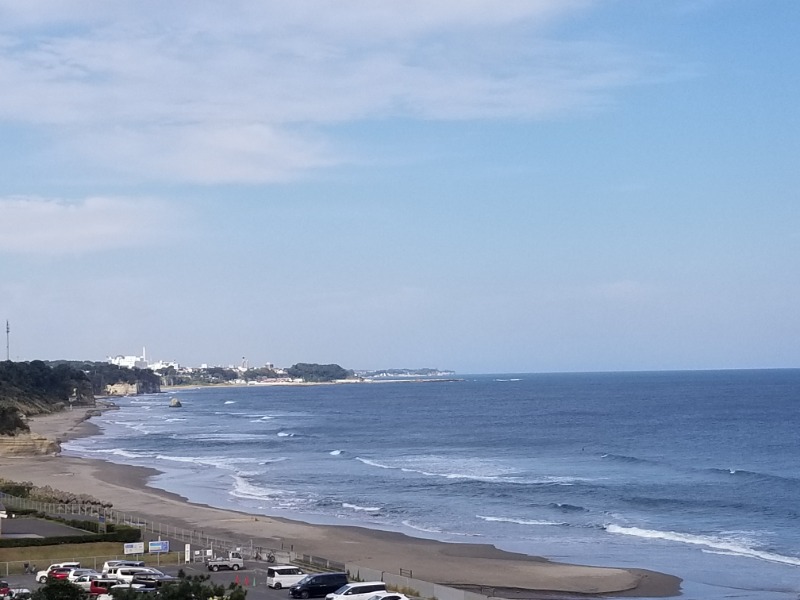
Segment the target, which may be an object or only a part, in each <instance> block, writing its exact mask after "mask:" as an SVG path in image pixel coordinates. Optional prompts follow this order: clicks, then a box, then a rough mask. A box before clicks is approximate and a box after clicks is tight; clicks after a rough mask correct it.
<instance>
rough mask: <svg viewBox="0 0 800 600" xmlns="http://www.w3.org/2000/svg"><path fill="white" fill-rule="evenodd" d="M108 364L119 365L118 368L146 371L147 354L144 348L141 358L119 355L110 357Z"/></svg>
mask: <svg viewBox="0 0 800 600" xmlns="http://www.w3.org/2000/svg"><path fill="white" fill-rule="evenodd" d="M108 362H110V363H111V364H112V365H117V366H118V367H128V368H129V369H133V368H137V369H146V368H147V353H146V352H145V349H144V348H142V355H141V356H123V355H121V354H119V355H117V356H109V357H108Z"/></svg>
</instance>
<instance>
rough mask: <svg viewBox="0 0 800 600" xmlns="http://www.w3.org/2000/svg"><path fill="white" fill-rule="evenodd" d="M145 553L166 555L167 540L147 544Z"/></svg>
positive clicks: (167, 550)
mask: <svg viewBox="0 0 800 600" xmlns="http://www.w3.org/2000/svg"><path fill="white" fill-rule="evenodd" d="M147 551H148V552H150V553H151V554H159V553H167V552H169V540H163V541H162V540H158V541H157V542H148V545H147Z"/></svg>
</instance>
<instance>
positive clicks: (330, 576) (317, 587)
mask: <svg viewBox="0 0 800 600" xmlns="http://www.w3.org/2000/svg"><path fill="white" fill-rule="evenodd" d="M343 585H347V573H313V574H311V575H306V576H305V577H303V578H302V579H301V580H300V581H298V582H297V583H295V584H294V585H293V586H292V587H290V588H289V595H290V596H291V597H292V598H321V597H324V596H327V595H328V594H330V593H332V592H335V591H336V590H338V589H339V588H340V587H342V586H343Z"/></svg>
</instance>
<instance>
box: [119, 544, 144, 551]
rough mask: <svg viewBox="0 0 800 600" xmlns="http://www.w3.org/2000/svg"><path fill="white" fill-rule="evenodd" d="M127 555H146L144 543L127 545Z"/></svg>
mask: <svg viewBox="0 0 800 600" xmlns="http://www.w3.org/2000/svg"><path fill="white" fill-rule="evenodd" d="M124 548H125V554H144V542H134V543H133V544H125V545H124Z"/></svg>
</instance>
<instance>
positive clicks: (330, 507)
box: [63, 369, 800, 600]
mask: <svg viewBox="0 0 800 600" xmlns="http://www.w3.org/2000/svg"><path fill="white" fill-rule="evenodd" d="M459 377H461V378H462V379H460V380H458V381H436V382H396V383H395V382H381V383H371V384H352V385H347V384H342V385H321V386H296V387H288V386H286V387H277V386H248V387H208V388H201V389H193V390H179V391H173V392H170V393H167V394H158V395H150V396H138V397H126V398H120V399H118V400H117V401H116V402H117V404H118V405H119V406H120V410H118V411H108V412H105V413H103V415H102V416H100V417H95V418H93V419H92V421H93V422H94V423H97V424H98V425H99V426H100V428H101V431H102V433H101V434H99V435H96V436H92V437H88V438H82V439H77V440H74V441H71V442H69V443H67V444H65V445H64V447H63V454H65V455H72V456H83V457H90V458H102V459H105V460H109V461H112V462H115V463H124V464H131V465H141V466H148V467H154V468H156V469H158V470H160V471H161V472H163V475H161V476H157V477H155V478H154V479H153V480H152V481H151V485H152V486H154V487H158V488H162V489H165V490H168V491H171V492H175V493H178V494H181V495H183V496H185V497H187V498H189V499H190V500H192V501H195V502H201V503H205V504H209V505H212V506H218V507H221V508H227V509H235V510H241V511H246V512H250V513H256V514H266V515H273V516H281V517H286V518H290V519H296V520H301V521H306V522H311V523H324V524H341V525H360V526H364V527H369V528H375V529H386V530H392V531H401V532H404V533H407V534H409V535H414V536H418V537H426V538H434V539H439V540H445V541H453V542H477V543H490V544H494V545H496V546H498V547H500V548H503V549H506V550H511V551H518V552H525V553H528V554H534V555H541V556H545V557H548V558H550V559H552V560H556V561H565V562H575V563H581V564H592V565H607V566H620V567H642V568H649V569H654V570H658V571H662V572H665V573H670V574H673V575H677V576H679V577H682V578H684V584H683V592H684V595H683V597H684V598H687V599H698V600H700V599H703V600H718V599H723V598H724V599H731V598H736V599H739V598H742V599H758V600H789V599H791V600H797V598H798V597H799V596H800V370H795V369H786V370H752V371H744V370H742V371H689V372H652V373H645V372H638V373H587V374H515V375H474V376H473V375H467V376H459ZM172 397H177V398H178V399H179V400H180V401H181V403H182V404H183V407H182V408H170V407H169V406H168V405H169V401H170V399H171V398H172Z"/></svg>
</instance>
